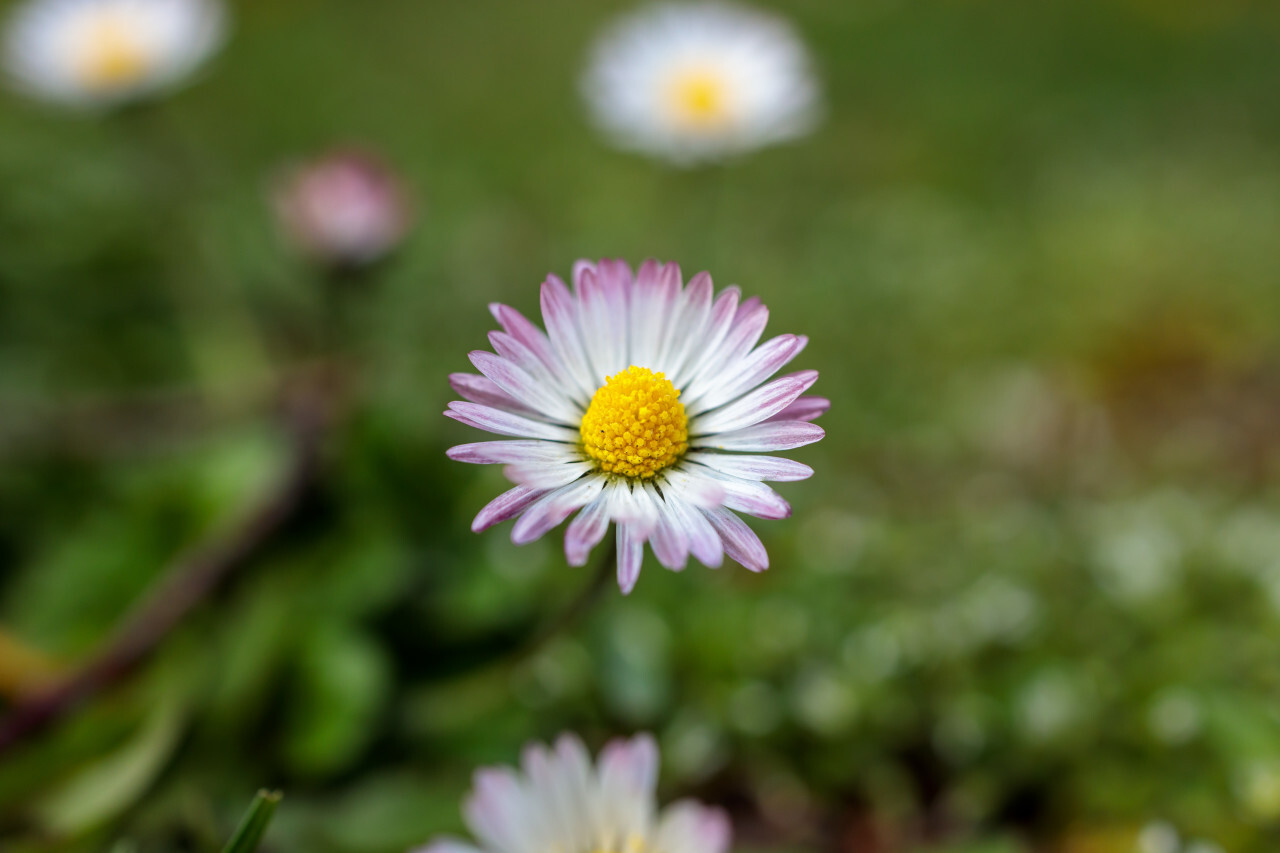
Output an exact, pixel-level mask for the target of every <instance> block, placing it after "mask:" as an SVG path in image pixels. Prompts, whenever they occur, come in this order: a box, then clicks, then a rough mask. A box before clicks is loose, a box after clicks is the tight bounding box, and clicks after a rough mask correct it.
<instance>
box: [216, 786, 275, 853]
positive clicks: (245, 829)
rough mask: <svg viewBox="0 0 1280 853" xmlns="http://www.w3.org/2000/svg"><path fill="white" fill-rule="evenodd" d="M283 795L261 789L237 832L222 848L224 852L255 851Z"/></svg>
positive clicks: (240, 852) (247, 852)
mask: <svg viewBox="0 0 1280 853" xmlns="http://www.w3.org/2000/svg"><path fill="white" fill-rule="evenodd" d="M281 796H283V795H282V794H281V793H280V792H279V791H259V792H258V795H257V796H256V797H254V798H253V803H252V804H251V805H250V806H249V810H248V811H247V812H245V815H244V818H243V819H242V820H241V821H240V826H239V828H238V829H236V834H235V835H233V836H231V840H230V841H228V842H227V846H226V847H223V848H222V853H253V851H255V850H257V849H258V845H259V844H260V843H261V842H262V836H263V834H264V833H265V832H266V831H267V825H268V824H269V823H271V816H272V815H274V814H275V811H276V806H277V805H279V803H280V798H281Z"/></svg>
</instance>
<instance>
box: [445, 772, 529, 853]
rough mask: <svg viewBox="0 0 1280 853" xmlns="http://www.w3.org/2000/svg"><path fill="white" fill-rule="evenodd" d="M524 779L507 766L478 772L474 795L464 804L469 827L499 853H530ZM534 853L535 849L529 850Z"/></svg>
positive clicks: (464, 812) (463, 811) (464, 814)
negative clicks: (521, 782)
mask: <svg viewBox="0 0 1280 853" xmlns="http://www.w3.org/2000/svg"><path fill="white" fill-rule="evenodd" d="M524 800H525V794H524V790H523V788H522V786H521V784H520V779H519V777H518V776H516V774H515V773H514V772H512V771H511V770H509V769H506V768H485V769H483V770H478V771H477V772H476V775H475V782H474V785H473V793H472V795H471V796H470V797H469V798H468V799H467V800H466V801H465V802H464V803H463V807H462V814H463V817H464V818H465V819H466V822H467V828H468V829H470V830H471V833H472V834H473V835H475V836H476V837H477V838H478V839H479V840H480V841H482V842H483V843H484V845H485V847H486V848H488V849H489V850H492V851H495V853H527V851H528V843H527V839H528V837H529V832H528V829H529V827H528V825H527V824H528V820H527V817H526V812H525V809H524ZM528 853H531V851H528Z"/></svg>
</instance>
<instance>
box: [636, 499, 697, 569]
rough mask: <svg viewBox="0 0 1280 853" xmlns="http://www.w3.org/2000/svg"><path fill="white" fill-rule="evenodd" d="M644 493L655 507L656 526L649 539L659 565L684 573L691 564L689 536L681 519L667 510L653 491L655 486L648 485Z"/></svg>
mask: <svg viewBox="0 0 1280 853" xmlns="http://www.w3.org/2000/svg"><path fill="white" fill-rule="evenodd" d="M644 491H645V495H646V497H647V498H648V499H649V500H650V501H651V502H652V503H653V505H654V507H655V512H654V519H655V524H654V526H653V534H652V535H651V536H650V537H649V544H650V545H652V546H653V554H654V556H655V557H657V558H658V562H659V563H661V564H662V565H663V566H665V567H666V568H668V569H671V571H673V572H679V571H683V570H684V567H685V566H686V565H687V564H688V562H689V535H688V534H687V533H686V532H685V529H684V525H683V524H681V523H680V519H679V518H677V517H676V515H675V514H674V513H672V512H671V511H669V510H668V509H667V507H666V504H665V502H664V501H663V500H662V498H661V497H659V496H658V494H657V492H655V491H653V486H651V485H646V486H645V489H644Z"/></svg>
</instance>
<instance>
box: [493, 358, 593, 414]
mask: <svg viewBox="0 0 1280 853" xmlns="http://www.w3.org/2000/svg"><path fill="white" fill-rule="evenodd" d="M471 363H472V364H474V365H475V366H476V369H477V370H479V371H480V372H481V373H483V374H484V375H485V376H487V377H489V378H490V379H492V380H493V381H494V383H495V384H496V385H497V386H498V387H499V388H501V389H502V390H503V391H506V392H507V393H508V394H510V395H511V396H512V397H514V398H515V399H516V400H518V401H519V402H520V403H521V404H522V405H524V406H527V407H528V408H531V409H533V410H534V411H536V412H542V413H543V414H544V415H546V416H547V417H550V418H554V419H555V420H557V421H559V422H561V423H566V424H567V423H576V422H577V420H578V418H579V417H580V416H581V414H582V413H581V412H580V411H578V409H577V407H576V406H575V405H574V404H573V403H572V402H571V401H569V400H566V399H565V398H564V397H563V396H562V395H559V394H557V393H556V392H555V389H554V388H552V387H550V386H548V385H547V384H545V383H543V382H542V381H540V380H538V379H536V378H534V377H533V376H532V375H531V374H530V373H529V371H527V370H525V369H524V368H522V367H520V366H518V365H517V364H515V363H514V362H510V361H507V360H506V359H505V358H503V357H502V356H500V355H496V354H494V353H491V352H487V351H485V350H475V351H474V352H472V353H471Z"/></svg>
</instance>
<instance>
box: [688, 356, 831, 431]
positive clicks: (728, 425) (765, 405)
mask: <svg viewBox="0 0 1280 853" xmlns="http://www.w3.org/2000/svg"><path fill="white" fill-rule="evenodd" d="M817 381H818V371H816V370H802V371H800V372H799V373H793V374H791V375H789V376H783V377H781V378H780V379H775V380H773V381H772V382H770V383H769V384H767V385H764V386H762V387H761V388H758V389H756V390H755V391H752V392H751V393H750V394H747V395H746V396H744V397H740V398H739V399H737V400H735V401H734V402H732V403H729V404H728V405H726V406H724V407H723V408H720V409H716V410H715V411H713V412H708V413H707V414H705V415H701V416H699V417H697V418H694V419H693V420H692V421H691V422H690V424H689V433H690V434H691V435H709V434H712V433H718V432H732V431H733V430H738V429H745V428H746V427H749V426H753V425H755V424H758V423H760V422H761V421H763V420H765V419H767V418H770V417H772V416H774V415H776V414H777V413H778V412H780V411H782V410H783V409H785V408H786V407H787V406H789V405H791V403H792V401H793V400H795V399H796V397H799V396H800V395H801V394H803V393H804V392H805V391H807V390H809V388H810V387H811V386H812V385H813V383H815V382H817Z"/></svg>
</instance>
